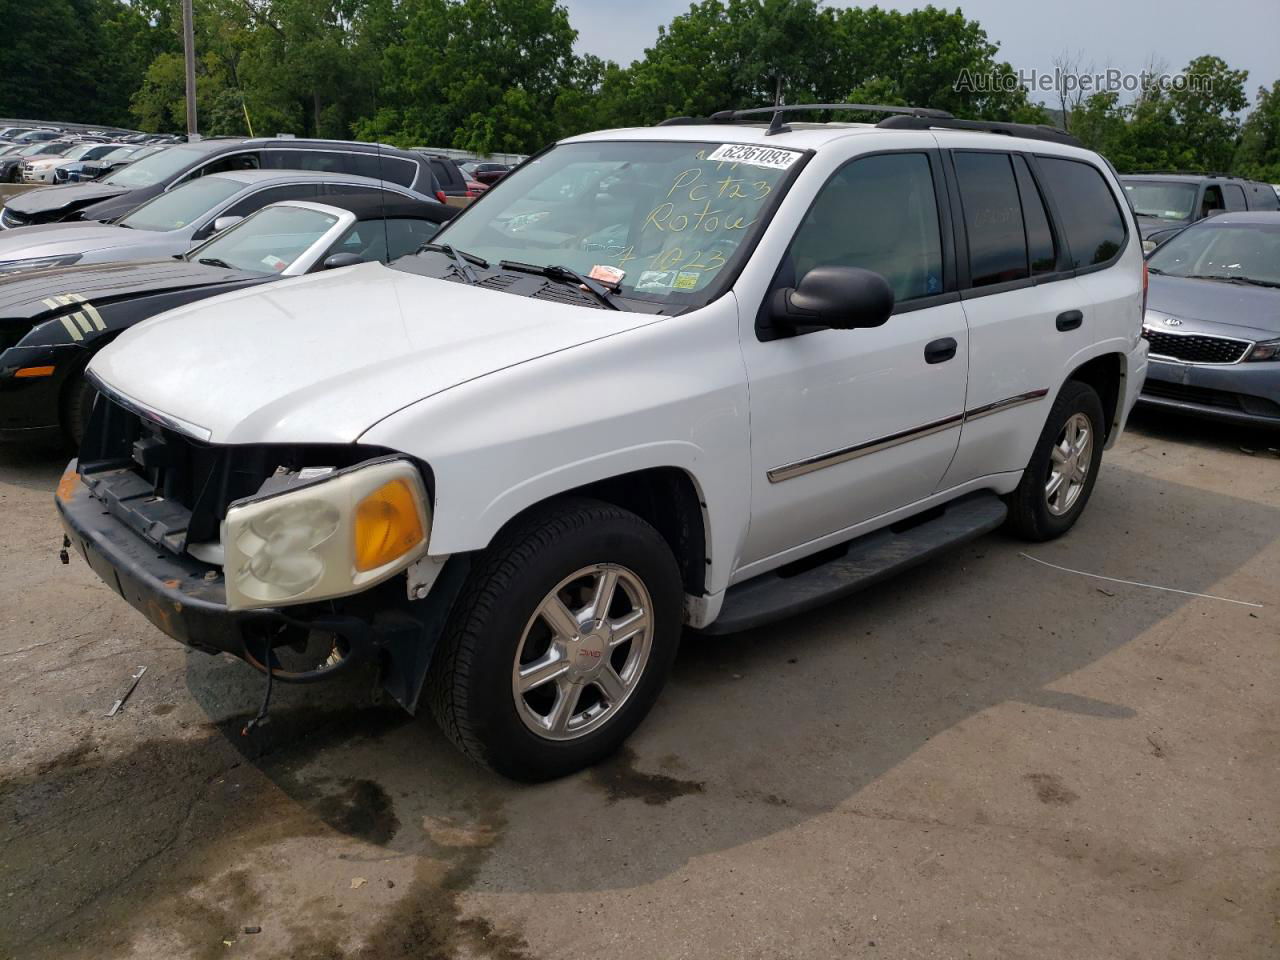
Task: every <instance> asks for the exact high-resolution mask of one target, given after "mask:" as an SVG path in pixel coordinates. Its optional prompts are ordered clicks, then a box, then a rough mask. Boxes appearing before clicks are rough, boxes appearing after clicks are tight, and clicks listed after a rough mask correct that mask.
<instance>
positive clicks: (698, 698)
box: [0, 415, 1280, 960]
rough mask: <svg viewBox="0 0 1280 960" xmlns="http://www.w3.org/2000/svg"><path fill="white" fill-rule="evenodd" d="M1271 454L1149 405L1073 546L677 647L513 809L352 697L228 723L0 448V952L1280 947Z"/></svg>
mask: <svg viewBox="0 0 1280 960" xmlns="http://www.w3.org/2000/svg"><path fill="white" fill-rule="evenodd" d="M1268 445H1270V446H1280V437H1271V438H1270V439H1268V438H1267V437H1266V436H1265V435H1258V434H1251V433H1247V432H1240V431H1236V430H1232V429H1224V428H1221V427H1217V426H1208V425H1198V424H1187V423H1182V422H1178V421H1174V420H1170V419H1167V418H1157V417H1154V416H1149V415H1143V416H1140V417H1138V418H1137V421H1136V422H1135V424H1134V425H1133V429H1132V430H1131V431H1130V432H1129V433H1128V434H1127V435H1126V436H1125V438H1124V439H1123V440H1122V441H1121V443H1120V445H1119V447H1118V448H1117V449H1115V450H1113V451H1111V452H1110V453H1109V454H1108V455H1107V458H1106V460H1105V461H1104V465H1103V475H1102V476H1101V478H1100V482H1099V484H1098V487H1097V490H1096V492H1095V494H1094V499H1093V502H1092V504H1091V505H1090V508H1089V510H1088V511H1087V512H1086V513H1085V516H1084V518H1083V519H1082V521H1081V523H1080V524H1079V526H1078V527H1077V528H1076V529H1075V531H1073V532H1072V534H1070V535H1069V536H1068V537H1067V538H1065V539H1063V540H1061V541H1058V542H1055V543H1051V544H1046V545H1040V546H1036V547H1034V548H1027V547H1025V545H1023V544H1020V543H1017V542H1015V541H1013V540H1010V539H1007V538H1005V537H1003V536H1000V535H995V536H990V537H987V538H985V539H983V540H980V541H978V542H976V543H974V544H972V545H970V546H968V547H965V548H962V549H960V550H958V551H956V552H954V553H952V554H951V555H949V556H947V557H945V558H943V559H941V560H939V561H937V562H934V563H932V564H930V565H928V566H926V567H923V568H920V569H917V570H916V571H914V572H912V573H909V574H907V575H905V576H903V577H901V578H899V579H898V580H896V581H894V582H893V583H891V584H889V585H886V586H884V587H883V588H880V589H877V590H875V591H874V592H871V593H868V594H864V595H861V596H858V597H855V598H853V599H850V600H848V601H845V602H842V603H839V604H836V605H834V606H831V607H828V608H826V609H824V610H821V611H818V612H815V613H813V614H810V615H807V616H805V617H802V618H800V619H797V620H794V621H791V622H787V623H785V624H782V625H780V626H776V627H772V628H767V629H762V630H758V631H755V632H753V633H750V634H745V635H741V636H738V637H725V638H715V639H707V638H700V637H693V636H691V637H687V638H686V643H685V646H684V649H683V651H682V654H681V657H680V660H679V662H678V664H677V668H676V673H675V676H674V678H673V682H672V684H671V685H670V687H669V688H668V690H667V692H666V693H665V694H664V696H663V698H662V700H661V701H660V703H659V705H658V708H657V709H656V710H655V712H654V713H653V714H652V715H651V717H650V718H649V720H648V721H647V722H646V724H645V725H644V726H643V727H642V728H641V730H640V732H639V733H638V735H637V736H636V737H634V738H633V740H632V741H631V745H630V749H629V750H628V751H627V752H626V753H624V754H623V755H621V756H619V757H617V758H616V759H615V760H613V761H611V762H609V763H608V764H606V765H605V766H603V767H600V768H596V769H594V770H591V771H588V772H587V773H585V774H582V775H579V776H575V777H571V778H569V779H566V780H563V781H560V782H557V783H553V784H548V785H544V786H539V787H532V788H531V787H524V786H517V785H513V784H510V783H508V782H505V781H502V780H500V779H498V778H496V777H494V776H492V775H489V774H487V773H485V772H483V771H480V770H478V769H476V768H473V767H471V766H469V765H468V764H467V763H466V762H465V761H463V760H462V759H460V758H459V756H458V755H457V754H456V753H455V752H454V750H453V749H452V748H451V747H450V746H449V744H448V743H447V742H446V741H445V740H444V738H443V737H442V736H441V735H440V734H439V733H438V732H437V731H436V730H435V729H434V727H433V726H432V725H431V724H430V722H429V721H427V720H417V721H415V720H412V719H410V718H408V717H406V716H404V715H403V714H401V713H400V712H399V711H398V709H397V708H394V707H392V706H378V705H375V704H374V703H373V702H372V701H371V698H370V690H371V687H372V684H371V678H370V677H368V676H361V677H357V678H353V679H352V680H350V682H347V683H345V684H344V685H342V686H335V687H329V688H327V689H321V688H284V689H282V688H280V687H277V692H276V697H275V707H274V711H273V720H272V722H271V723H270V725H268V726H267V727H266V728H265V729H264V730H263V731H262V732H261V733H260V734H256V735H255V736H254V737H252V738H242V737H241V736H240V735H239V731H240V728H241V726H242V725H243V723H244V721H245V720H246V719H247V718H248V717H249V716H250V715H252V713H253V712H254V711H255V710H256V708H257V705H258V702H259V700H260V699H261V696H262V678H261V677H260V676H258V675H256V674H254V673H253V672H252V671H250V670H249V669H248V668H247V667H245V666H244V665H242V664H240V663H239V662H237V661H233V660H230V659H215V658H211V657H207V656H204V655H202V654H199V653H188V652H187V651H185V650H184V649H183V648H181V647H179V646H178V645H177V644H175V643H173V642H171V641H169V640H168V639H166V638H165V637H163V636H162V635H161V634H160V633H159V632H158V631H156V630H155V629H153V628H152V627H151V626H150V625H149V624H148V623H147V622H146V621H144V620H143V618H142V617H141V616H140V615H139V614H137V613H135V612H134V611H133V610H132V609H131V608H129V607H128V606H127V605H125V603H124V602H123V601H121V600H119V599H118V598H117V597H116V596H115V595H114V594H113V593H111V592H110V591H109V590H108V589H107V588H106V587H104V586H103V585H102V584H100V583H99V582H98V581H97V580H96V579H95V578H94V577H93V576H92V575H91V573H90V572H89V570H88V569H87V568H86V567H85V565H84V564H83V563H81V562H80V561H79V560H78V559H77V558H74V557H73V559H72V563H71V565H70V566H66V567H64V566H62V565H60V564H59V563H58V559H57V550H58V546H59V529H58V525H57V522H56V520H55V517H54V510H53V505H52V496H51V492H50V491H51V489H52V487H53V486H54V484H55V483H56V481H57V477H58V474H59V472H60V470H61V464H62V455H61V454H59V453H58V452H57V451H52V450H40V449H30V448H23V447H2V448H0V596H2V597H3V601H2V603H0V607H2V612H0V664H2V665H3V666H2V670H3V674H2V675H3V677H4V679H5V681H6V691H5V694H4V697H3V699H2V700H0V703H2V704H3V709H2V711H0V717H2V719H3V725H2V728H0V957H4V958H8V957H14V958H23V960H25V958H53V957H57V958H77V957H94V958H106V957H146V958H175V957H183V958H185V957H193V958H198V960H202V958H224V957H225V958H233V957H289V958H293V960H338V958H378V960H392V958H445V957H493V958H500V960H517V958H578V957H582V958H588V957H591V958H596V957H602V956H608V955H618V954H622V955H625V956H628V957H638V958H650V957H652V958H662V960H675V958H681V957H707V958H753V960H754V958H760V960H784V958H800V957H805V958H808V957H823V958H828V957H885V958H899V957H930V958H933V957H948V958H950V957H957V958H959V957H978V958H986V957H999V958H1007V957H1027V958H1071V960H1079V958H1093V957H1098V958H1137V957H1141V958H1147V957H1151V958H1161V960H1168V958H1182V957H1186V958H1195V960H1204V958H1219V957H1221V958H1253V957H1259V958H1261V957H1275V956H1277V954H1278V952H1280V800H1277V796H1280V761H1278V759H1277V758H1278V757H1280V699H1278V698H1277V696H1276V691H1277V690H1278V689H1280V593H1278V592H1277V585H1278V584H1280V458H1277V456H1276V455H1274V454H1272V453H1268V451H1267V449H1266V448H1267V446H1268ZM1242 448H1243V449H1242ZM1023 550H1026V552H1027V553H1028V554H1030V555H1032V556H1035V557H1039V558H1042V559H1044V560H1047V561H1050V562H1052V563H1056V564H1060V565H1062V566H1066V567H1071V568H1075V569H1079V570H1086V571H1091V572H1095V573H1099V574H1104V575H1108V576H1112V577H1118V578H1122V579H1128V580H1135V581H1142V582H1145V583H1150V584H1158V585H1164V586H1169V587H1174V588H1177V589H1180V590H1185V591H1191V592H1193V593H1204V594H1214V595H1217V596H1219V597H1225V598H1232V599H1237V600H1243V601H1250V602H1253V603H1260V604H1262V606H1261V607H1253V606H1247V605H1244V604H1238V603H1231V602H1227V601H1226V600H1220V599H1203V598H1196V597H1192V596H1188V595H1186V594H1180V593H1171V592H1165V591H1156V590H1150V589H1144V588H1139V587H1133V586H1126V585H1123V584H1117V583H1112V582H1108V581H1100V580H1093V579H1088V578H1085V577H1081V576H1077V575H1074V574H1069V573H1064V572H1061V571H1058V570H1055V569H1051V568H1049V567H1046V566H1042V565H1040V564H1036V563H1033V562H1030V561H1028V560H1027V559H1024V558H1023V557H1021V556H1019V552H1020V551H1023ZM139 665H146V666H147V668H148V669H147V672H146V674H145V675H144V677H143V679H142V680H141V682H140V683H139V685H138V688H137V690H136V692H135V693H134V695H133V697H132V698H131V699H130V700H129V701H128V703H127V705H126V706H125V707H124V709H123V710H122V711H121V712H120V713H119V714H117V715H116V716H114V717H111V718H108V717H106V716H104V713H105V712H106V711H107V709H108V708H109V707H110V705H111V704H112V702H113V701H114V700H115V699H116V697H117V696H119V694H120V692H121V690H122V689H123V688H124V687H125V686H126V685H127V683H128V679H129V677H130V675H131V674H132V673H134V672H135V670H136V668H137V667H138V666H139Z"/></svg>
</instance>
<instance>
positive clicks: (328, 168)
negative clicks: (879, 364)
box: [262, 150, 351, 173]
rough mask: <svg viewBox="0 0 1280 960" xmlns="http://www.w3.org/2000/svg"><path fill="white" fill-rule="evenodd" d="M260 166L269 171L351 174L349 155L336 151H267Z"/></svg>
mask: <svg viewBox="0 0 1280 960" xmlns="http://www.w3.org/2000/svg"><path fill="white" fill-rule="evenodd" d="M262 165H263V166H264V167H266V168H267V169H269V170H319V171H320V172H321V173H350V172H351V162H350V157H349V155H348V154H345V153H340V152H338V151H336V150H267V151H266V152H265V153H264V154H263V156H262Z"/></svg>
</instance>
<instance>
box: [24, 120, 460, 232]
mask: <svg viewBox="0 0 1280 960" xmlns="http://www.w3.org/2000/svg"><path fill="white" fill-rule="evenodd" d="M257 168H262V169H267V170H270V169H275V170H320V171H324V172H328V173H353V174H357V175H359V176H365V177H375V178H378V179H385V180H387V181H389V182H391V183H396V184H399V185H400V186H402V187H410V188H411V189H413V190H416V191H417V192H418V193H425V194H427V195H428V196H433V195H435V193H436V191H437V190H438V189H439V187H438V186H437V185H436V184H434V183H433V180H432V173H431V169H430V168H429V167H428V166H427V162H426V158H425V157H423V156H422V155H421V154H417V153H413V152H411V151H408V150H398V149H396V148H395V147H388V146H383V145H380V144H376V143H355V142H352V141H347V140H301V139H292V138H280V139H252V140H250V139H244V138H241V137H226V138H223V137H215V138H212V139H209V140H199V141H196V142H195V143H183V144H178V145H176V146H172V147H170V148H169V149H167V150H165V151H164V152H163V153H157V154H154V155H152V156H149V157H146V158H144V159H142V160H138V161H136V162H134V163H130V164H129V165H128V166H126V167H123V168H121V169H120V170H117V171H115V172H113V173H111V174H110V175H108V176H106V177H103V178H102V179H100V180H95V181H94V182H92V183H77V184H72V185H69V186H55V187H48V188H45V189H42V190H32V191H31V192H30V193H24V194H23V195H22V196H19V197H14V198H13V199H11V200H9V201H8V202H7V203H6V204H5V206H4V211H3V213H2V214H0V227H5V228H10V227H24V226H26V225H27V224H31V223H52V222H54V221H58V220H114V219H116V218H117V217H122V216H124V215H125V214H126V213H128V212H129V211H130V210H132V209H133V208H134V207H136V206H138V205H139V204H141V203H143V202H145V201H147V200H150V199H151V198H152V197H154V196H156V195H158V194H161V193H163V192H164V191H166V190H168V189H169V188H170V187H172V186H173V185H174V184H177V183H182V182H184V181H186V180H189V179H191V178H192V177H200V176H203V175H205V174H206V173H221V172H223V171H226V170H252V169H257Z"/></svg>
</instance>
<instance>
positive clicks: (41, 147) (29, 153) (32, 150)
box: [18, 143, 57, 157]
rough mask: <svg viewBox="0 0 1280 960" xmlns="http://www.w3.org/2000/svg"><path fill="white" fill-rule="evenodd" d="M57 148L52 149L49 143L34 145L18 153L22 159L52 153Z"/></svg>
mask: <svg viewBox="0 0 1280 960" xmlns="http://www.w3.org/2000/svg"><path fill="white" fill-rule="evenodd" d="M55 149H57V148H56V147H50V146H49V145H48V144H47V143H33V144H30V145H29V146H26V147H23V148H22V149H21V150H19V151H18V156H20V157H34V156H38V155H39V154H42V153H52V152H53V151H54V150H55Z"/></svg>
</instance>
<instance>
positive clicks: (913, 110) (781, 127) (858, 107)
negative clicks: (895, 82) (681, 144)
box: [658, 103, 951, 136]
mask: <svg viewBox="0 0 1280 960" xmlns="http://www.w3.org/2000/svg"><path fill="white" fill-rule="evenodd" d="M818 110H848V111H856V112H860V113H893V114H902V115H903V116H907V117H921V118H923V117H930V118H934V119H938V120H946V119H949V118H950V117H951V114H949V113H947V112H946V111H945V110H935V109H933V108H932V107H904V106H894V105H889V104H883V103H784V104H779V105H778V106H776V107H751V108H749V109H747V110H721V111H719V112H717V113H713V114H712V115H711V116H710V117H708V118H707V119H706V120H700V119H698V118H697V117H669V118H668V119H666V120H663V121H662V122H661V123H659V124H658V126H660V127H674V126H686V125H688V124H693V123H707V122H711V123H736V122H738V121H740V120H752V119H754V118H757V117H763V116H765V115H768V116H769V118H770V119H769V129H768V130H766V131H765V136H773V135H774V134H775V133H787V132H789V131H790V128H789V127H788V126H787V125H786V124H785V123H783V121H782V117H783V114H787V113H800V112H809V111H818Z"/></svg>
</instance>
